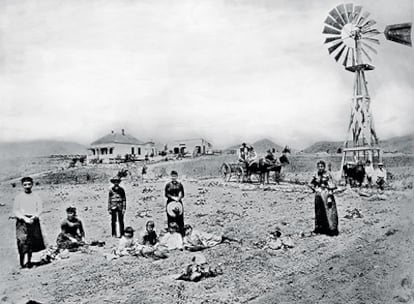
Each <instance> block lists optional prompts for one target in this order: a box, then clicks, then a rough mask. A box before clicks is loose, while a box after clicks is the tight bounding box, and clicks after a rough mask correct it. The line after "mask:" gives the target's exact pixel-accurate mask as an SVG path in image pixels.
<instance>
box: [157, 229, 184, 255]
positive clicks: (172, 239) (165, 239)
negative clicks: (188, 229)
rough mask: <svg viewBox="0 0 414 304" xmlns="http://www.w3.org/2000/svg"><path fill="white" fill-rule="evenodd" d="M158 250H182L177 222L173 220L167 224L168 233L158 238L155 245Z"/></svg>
mask: <svg viewBox="0 0 414 304" xmlns="http://www.w3.org/2000/svg"><path fill="white" fill-rule="evenodd" d="M157 248H158V249H159V250H167V251H170V250H175V249H179V250H183V249H184V247H183V237H182V236H181V234H180V233H179V227H178V224H177V223H175V222H171V223H170V225H169V226H168V233H166V234H164V235H163V236H162V237H161V238H160V242H159V244H158V246H157Z"/></svg>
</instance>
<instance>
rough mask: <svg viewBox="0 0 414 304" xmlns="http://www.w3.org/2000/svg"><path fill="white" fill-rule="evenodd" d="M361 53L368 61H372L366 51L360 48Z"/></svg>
mask: <svg viewBox="0 0 414 304" xmlns="http://www.w3.org/2000/svg"><path fill="white" fill-rule="evenodd" d="M361 51H362V53H363V54H364V55H365V56H366V57H367V58H368V60H369V61H372V58H371V57H370V56H369V55H368V53H367V51H366V50H365V49H364V48H361Z"/></svg>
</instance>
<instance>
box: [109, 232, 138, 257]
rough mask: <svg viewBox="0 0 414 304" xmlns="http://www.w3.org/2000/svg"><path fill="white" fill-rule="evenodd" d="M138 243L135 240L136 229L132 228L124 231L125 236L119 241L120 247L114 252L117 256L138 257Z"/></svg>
mask: <svg viewBox="0 0 414 304" xmlns="http://www.w3.org/2000/svg"><path fill="white" fill-rule="evenodd" d="M137 245H138V244H137V243H136V242H135V240H134V229H133V228H132V227H130V226H128V227H126V228H125V230H124V235H123V236H122V237H121V239H120V240H119V244H118V247H117V248H116V249H115V250H114V254H115V255H116V256H119V257H121V256H125V255H136V254H137Z"/></svg>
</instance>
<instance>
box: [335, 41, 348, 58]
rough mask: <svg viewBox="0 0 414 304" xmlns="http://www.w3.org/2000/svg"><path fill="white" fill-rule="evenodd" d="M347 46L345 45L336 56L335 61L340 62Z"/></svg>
mask: <svg viewBox="0 0 414 304" xmlns="http://www.w3.org/2000/svg"><path fill="white" fill-rule="evenodd" d="M345 48H346V45H345V44H344V45H343V46H342V48H341V49H340V50H339V52H338V54H336V55H335V60H336V61H339V58H341V55H342V53H343V52H344V51H345Z"/></svg>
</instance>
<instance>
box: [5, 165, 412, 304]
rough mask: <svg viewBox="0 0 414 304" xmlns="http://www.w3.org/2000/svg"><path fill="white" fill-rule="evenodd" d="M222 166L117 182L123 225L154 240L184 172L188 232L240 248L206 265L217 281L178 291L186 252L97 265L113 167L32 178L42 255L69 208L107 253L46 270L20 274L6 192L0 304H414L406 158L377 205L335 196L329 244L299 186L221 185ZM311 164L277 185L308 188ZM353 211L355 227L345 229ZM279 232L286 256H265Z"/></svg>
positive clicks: (227, 249)
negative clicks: (148, 229)
mask: <svg viewBox="0 0 414 304" xmlns="http://www.w3.org/2000/svg"><path fill="white" fill-rule="evenodd" d="M223 160H225V159H224V158H219V159H218V160H211V159H203V160H185V161H182V162H180V163H166V164H164V163H160V164H156V165H153V166H150V167H149V173H150V174H149V177H151V178H152V179H151V180H148V181H146V182H144V183H143V182H141V181H140V180H139V179H138V178H137V176H136V175H135V174H134V172H135V171H134V170H131V169H132V168H130V170H131V171H132V175H131V176H128V177H127V178H125V179H124V181H123V182H122V185H123V186H124V188H125V190H126V193H127V212H126V220H125V221H126V225H130V226H133V227H134V228H135V229H137V230H138V231H139V230H141V229H143V228H144V226H145V223H146V221H147V220H149V219H153V220H154V221H155V223H156V229H157V230H158V231H159V230H160V229H161V228H164V227H165V226H166V215H165V200H164V198H163V189H164V185H165V183H166V182H167V181H168V177H167V176H166V175H165V172H169V170H170V169H171V168H177V169H178V171H179V173H182V172H185V174H184V173H183V174H181V175H180V177H181V180H182V182H183V184H184V187H185V191H186V196H185V199H184V208H185V221H186V222H187V223H191V224H192V225H193V226H194V227H196V228H197V229H199V230H203V231H208V232H213V233H217V234H221V233H224V234H226V235H229V236H232V237H235V238H239V239H242V240H243V243H242V244H241V245H240V244H237V243H231V244H222V245H218V246H216V247H214V248H210V249H207V250H205V251H204V252H203V253H204V254H205V256H206V258H207V260H208V262H209V263H210V265H212V266H217V265H221V267H222V268H223V270H224V273H223V274H222V275H219V276H217V277H214V278H207V279H205V280H202V281H200V282H198V283H192V282H183V281H177V280H175V277H177V275H179V274H180V273H182V271H183V269H184V268H185V267H186V265H187V264H188V263H189V261H190V259H191V256H192V254H191V253H190V252H174V253H172V254H171V255H170V257H169V258H168V259H165V260H158V261H153V260H152V259H146V258H137V257H123V258H120V259H117V260H113V261H108V260H107V259H105V256H104V255H105V254H106V253H109V252H110V250H111V248H112V247H113V246H115V245H116V244H117V242H118V239H113V238H110V236H109V235H110V218H109V215H108V213H107V209H106V204H107V192H108V189H109V186H110V184H109V183H108V182H107V178H108V177H109V176H111V175H113V174H114V173H115V172H116V170H117V169H118V168H119V165H113V166H110V165H108V166H103V167H97V166H93V167H82V168H75V169H73V170H69V171H66V170H61V171H60V172H59V173H54V174H51V173H48V174H46V175H45V176H43V177H39V178H38V181H39V182H40V185H38V186H35V188H34V190H35V191H37V192H38V193H39V194H40V195H41V197H42V198H43V201H44V213H43V214H42V216H41V225H42V229H43V232H44V235H45V239H46V241H47V242H48V243H49V244H54V242H55V240H56V236H57V234H58V233H59V224H60V222H61V220H62V219H63V218H64V217H65V208H66V207H67V206H69V205H75V206H76V207H77V209H78V216H79V218H80V219H81V220H82V221H83V224H84V228H85V231H86V237H87V240H90V241H92V240H104V241H105V242H106V245H105V247H103V248H99V247H89V250H88V252H85V253H81V252H76V253H71V254H70V256H69V258H67V259H62V260H57V261H55V262H53V263H51V264H48V265H44V266H40V267H37V268H33V269H23V270H22V269H19V267H18V258H17V249H16V242H15V223H14V220H9V219H8V217H9V216H10V215H12V203H13V198H14V197H15V196H16V195H17V193H18V192H19V191H21V189H20V187H19V185H18V186H17V187H15V188H13V187H11V185H10V183H9V182H3V183H2V184H1V185H0V203H2V206H1V207H0V225H1V227H0V229H1V230H0V231H1V232H0V233H1V237H0V245H1V246H0V248H1V256H2V259H1V261H0V266H1V270H2V271H1V274H0V280H1V281H0V282H1V284H0V303H26V302H27V301H28V300H36V301H38V302H40V303H131V304H132V303H160V304H161V303H162V304H164V303H329V304H332V303H355V304H357V303H358V304H362V303H414V289H413V288H414V287H413V286H414V285H413V280H414V266H413V263H412V261H413V257H414V256H413V255H414V250H413V249H414V225H413V222H414V204H413V190H412V188H413V181H414V173H413V172H412V168H413V166H412V158H406V159H405V160H404V157H402V160H399V161H398V162H394V163H393V165H395V166H394V167H392V166H389V167H388V169H389V170H390V171H392V172H393V176H394V178H393V180H392V181H391V185H390V188H389V189H387V190H386V191H385V193H384V194H378V193H376V192H375V193H372V194H373V195H370V196H368V197H366V196H361V195H359V193H358V191H357V190H352V189H347V190H345V191H343V192H341V193H338V194H337V195H336V201H337V206H338V213H339V218H340V220H339V230H340V234H339V236H337V237H328V236H308V232H310V231H311V230H312V229H313V221H314V206H313V195H312V193H311V192H310V190H309V189H307V188H306V187H305V186H301V185H296V184H291V183H286V182H285V183H283V182H282V183H281V184H280V185H276V184H271V185H269V186H267V185H265V186H264V187H259V185H257V184H254V185H247V184H238V183H236V182H234V181H230V182H228V183H225V182H223V180H222V179H221V178H220V177H219V176H218V167H219V163H220V162H222V161H223ZM314 160H315V158H314V157H309V158H306V157H303V159H301V160H300V161H299V159H298V160H297V161H296V163H295V162H292V167H293V168H295V171H293V170H292V167H291V168H290V169H288V168H287V169H286V175H285V179H286V180H290V179H295V178H298V177H300V178H301V179H303V180H306V179H307V178H309V176H310V173H311V171H310V170H308V169H309V168H312V167H314ZM300 162H302V163H303V164H306V166H305V165H304V166H301V165H299V163H300ZM212 168H213V169H212ZM136 172H138V169H137V171H136ZM206 172H207V173H206ZM163 173H164V174H163ZM86 174H87V175H88V176H89V177H88V179H86ZM144 188H146V189H150V191H143V190H144ZM364 191H366V190H364ZM354 209H358V210H359V212H360V214H361V216H362V217H350V216H348V217H347V218H345V217H344V216H346V215H350V214H351V211H352V210H354ZM276 226H277V227H279V228H280V229H281V231H282V233H283V235H290V236H291V237H292V239H293V241H294V245H295V247H294V248H291V249H286V250H283V249H281V250H271V249H263V248H261V247H262V246H260V244H262V243H263V241H264V240H265V239H266V238H267V237H268V236H269V232H270V231H272V230H274V229H275V227H276Z"/></svg>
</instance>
